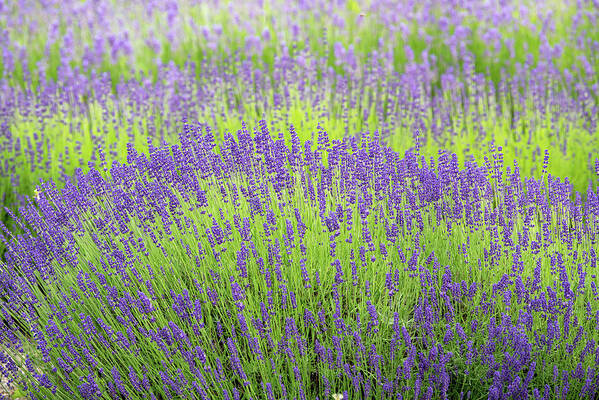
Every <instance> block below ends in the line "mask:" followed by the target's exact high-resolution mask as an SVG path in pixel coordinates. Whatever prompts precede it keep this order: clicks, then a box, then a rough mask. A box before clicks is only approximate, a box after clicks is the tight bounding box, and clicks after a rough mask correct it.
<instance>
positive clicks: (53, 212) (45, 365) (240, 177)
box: [2, 121, 599, 399]
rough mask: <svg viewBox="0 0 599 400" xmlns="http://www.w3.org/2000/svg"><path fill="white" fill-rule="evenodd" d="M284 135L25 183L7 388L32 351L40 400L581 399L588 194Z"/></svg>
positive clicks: (592, 303)
mask: <svg viewBox="0 0 599 400" xmlns="http://www.w3.org/2000/svg"><path fill="white" fill-rule="evenodd" d="M290 135H291V137H292V141H291V145H289V146H287V145H285V143H284V141H283V140H282V139H278V140H274V139H273V138H272V136H271V134H270V132H269V131H268V127H267V124H266V122H264V121H261V122H260V125H259V127H257V129H256V130H255V131H254V133H253V134H251V133H250V131H248V130H247V129H246V128H245V126H243V127H242V129H241V130H240V131H238V134H237V137H236V138H234V137H233V136H231V135H227V136H226V138H225V140H224V142H223V143H222V144H220V145H218V146H217V145H216V143H215V142H214V139H213V136H212V135H210V134H202V132H201V131H200V130H199V129H197V128H196V127H193V126H186V131H185V132H184V133H183V134H181V135H180V144H179V145H174V146H161V147H154V146H150V147H149V148H148V154H144V153H141V154H140V153H137V152H136V151H135V150H134V148H133V146H129V147H128V153H129V154H128V160H127V162H126V163H122V164H121V163H117V162H115V163H114V164H113V166H112V168H111V169H110V172H109V173H102V170H96V169H91V170H90V172H89V173H87V174H83V173H81V172H80V171H79V172H78V173H77V174H76V179H77V182H76V184H73V183H67V184H66V187H65V189H64V190H61V191H59V190H56V188H55V185H54V184H53V183H52V182H44V183H43V184H41V188H40V189H41V194H40V195H39V199H38V200H36V201H35V202H30V204H29V205H28V206H27V207H23V208H22V209H21V210H20V216H19V217H17V220H18V221H19V223H20V224H21V225H22V226H23V229H24V230H26V232H27V233H25V234H23V235H19V236H18V237H16V238H15V240H13V241H11V242H10V243H8V247H9V251H8V253H7V262H6V265H5V266H4V271H5V273H4V275H3V278H2V291H3V296H4V297H5V298H6V299H7V300H8V301H7V302H5V303H3V315H4V318H5V321H6V323H5V326H4V328H3V330H2V336H3V340H2V343H3V347H4V351H3V354H4V355H5V359H6V360H7V362H6V363H5V365H6V368H5V370H4V371H3V372H5V373H6V374H7V375H9V376H12V377H15V378H16V377H17V375H18V373H17V367H16V365H15V363H13V362H12V361H11V360H13V358H12V356H10V355H9V354H18V353H19V352H21V353H23V352H24V350H23V348H24V344H25V343H29V342H31V343H32V344H33V345H34V346H35V347H36V351H31V352H28V353H27V354H24V357H25V359H26V363H25V365H26V366H27V372H26V374H25V377H24V378H23V379H24V384H25V387H26V388H27V390H29V392H30V393H31V394H32V396H33V397H34V398H43V397H51V398H83V399H100V398H157V399H160V398H206V399H209V398H210V399H211V398H236V399H238V398H271V399H274V398H279V397H283V398H317V397H318V398H330V396H331V395H333V394H334V393H342V394H343V398H344V399H345V398H396V397H398V396H399V397H403V398H458V397H463V396H469V397H471V398H479V397H482V396H484V397H489V398H493V399H499V398H523V397H532V398H545V399H549V398H555V397H567V398H570V397H574V396H582V397H586V398H594V396H596V394H597V379H598V377H599V375H597V372H596V371H595V366H596V364H597V362H599V360H598V359H597V357H599V347H598V346H597V340H598V339H599V338H598V337H597V326H598V325H597V324H599V313H597V312H596V309H597V300H599V297H598V295H597V293H596V292H597V289H596V285H595V282H596V276H595V273H596V272H595V269H596V252H595V250H594V243H595V241H596V236H597V234H598V233H599V232H598V230H597V218H598V215H599V211H598V206H599V205H598V203H597V198H598V196H599V193H598V192H594V191H592V190H590V189H589V191H588V193H587V199H588V200H587V201H586V203H584V204H583V203H582V201H581V196H580V193H578V194H576V195H575V200H574V201H572V200H571V198H572V196H571V195H572V192H571V190H572V186H571V184H569V183H568V182H562V181H561V180H559V179H555V178H553V177H552V176H550V175H549V176H545V178H544V179H542V180H536V179H531V178H523V177H522V176H521V175H520V170H519V168H518V165H517V163H516V164H514V165H513V166H511V165H510V166H506V165H504V164H503V160H502V153H501V149H500V148H498V149H494V151H493V152H492V157H491V159H486V160H485V162H484V163H482V164H481V165H478V164H476V163H474V162H468V163H467V165H466V167H465V168H460V166H459V163H458V160H457V156H456V155H452V154H449V153H447V152H441V153H440V154H439V155H438V157H437V158H436V159H431V160H427V159H426V158H424V157H421V156H420V154H419V153H418V152H412V151H409V152H407V153H405V154H404V155H401V154H399V153H397V152H395V151H393V150H392V149H390V148H389V147H387V146H386V145H385V144H384V142H382V141H381V140H380V137H379V136H378V135H374V136H373V137H366V136H364V137H362V138H361V139H356V138H345V139H344V140H333V141H331V140H329V138H328V134H327V132H326V131H324V130H322V129H321V130H319V133H318V139H317V141H316V142H315V143H312V142H310V141H306V142H304V143H301V142H300V140H299V137H298V135H297V134H296V133H295V131H294V130H293V129H292V130H291V132H290ZM543 166H545V167H546V163H545V164H544V165H543ZM570 266H576V267H575V268H571V267H570ZM18 321H20V322H21V323H22V324H24V326H21V327H19V325H18ZM34 366H38V367H39V368H40V369H41V371H36V369H35V368H34Z"/></svg>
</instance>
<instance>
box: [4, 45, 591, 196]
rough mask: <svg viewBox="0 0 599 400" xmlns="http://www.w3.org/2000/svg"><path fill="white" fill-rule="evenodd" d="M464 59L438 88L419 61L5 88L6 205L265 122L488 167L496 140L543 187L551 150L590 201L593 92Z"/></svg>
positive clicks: (548, 75)
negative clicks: (83, 175)
mask: <svg viewBox="0 0 599 400" xmlns="http://www.w3.org/2000/svg"><path fill="white" fill-rule="evenodd" d="M464 57H465V59H464V64H463V67H462V68H461V69H459V70H448V71H446V72H445V73H443V74H442V75H441V77H440V81H441V87H440V90H439V88H436V87H435V86H434V83H433V82H432V80H431V79H432V78H431V76H430V73H429V72H430V64H429V62H428V61H427V62H424V63H417V62H415V61H414V60H412V62H411V63H409V64H408V65H407V71H406V72H405V73H402V74H399V73H393V71H392V70H389V69H388V68H387V69H386V68H383V67H382V66H381V65H380V64H378V63H376V62H370V63H369V64H366V65H364V66H363V67H361V68H360V69H359V70H356V71H355V74H351V75H349V76H341V75H339V74H337V73H336V72H335V71H333V70H332V69H331V70H329V72H328V73H326V74H324V75H323V76H322V77H321V78H320V79H318V78H317V75H318V70H320V69H323V68H325V66H326V65H325V64H324V61H322V60H321V61H319V60H318V59H317V58H313V59H311V60H309V62H308V63H305V62H300V60H299V59H294V58H291V57H284V56H281V57H279V58H277V60H276V62H275V64H274V70H273V74H272V76H269V74H268V73H267V71H264V70H260V69H257V68H254V67H252V64H251V63H250V62H241V61H239V60H238V61H237V62H234V63H231V65H230V66H229V67H228V68H224V69H223V68H220V67H219V66H217V65H216V64H208V63H203V64H201V65H199V66H196V65H195V64H194V63H189V64H187V65H186V68H184V69H182V70H181V69H178V68H176V67H175V66H174V65H172V64H171V65H170V66H164V67H163V68H161V69H160V70H159V72H158V77H159V78H160V79H159V80H158V81H157V82H155V83H152V81H151V80H150V79H142V80H141V81H140V80H135V79H133V80H129V81H126V82H125V81H123V82H121V83H120V84H118V85H117V86H116V91H115V92H113V91H112V87H111V80H110V76H109V75H108V74H104V75H102V76H95V75H92V76H91V77H88V76H86V75H84V74H77V75H70V73H74V72H73V70H70V73H69V74H67V75H66V76H65V77H63V79H61V80H60V81H59V82H58V83H56V82H54V81H51V80H46V78H45V76H44V75H43V74H42V75H41V80H40V86H39V88H38V90H36V91H32V90H22V89H19V88H18V87H13V86H11V85H10V83H9V82H8V81H6V80H4V81H3V82H2V92H3V94H4V96H3V99H2V104H1V105H2V115H1V125H0V129H1V132H2V136H1V137H0V153H3V155H4V158H5V161H4V163H3V164H2V165H0V177H2V179H3V184H2V186H3V189H4V192H5V193H4V194H3V197H4V196H8V197H4V203H5V204H8V205H10V204H13V202H14V200H13V199H14V197H11V195H13V194H15V195H17V198H18V195H21V196H22V195H25V194H30V193H31V191H32V189H33V187H32V186H33V185H34V184H35V183H36V182H37V181H38V180H39V179H40V178H43V179H47V178H49V177H60V178H59V179H57V181H58V180H59V181H61V182H64V181H66V180H68V179H69V177H70V176H71V175H72V174H73V171H74V168H75V167H77V166H81V167H85V166H86V164H87V162H89V161H91V162H97V161H100V160H101V159H106V160H107V161H106V162H108V164H110V162H111V161H112V160H117V161H123V160H124V159H125V152H124V149H125V148H126V146H125V145H126V143H127V142H133V143H135V146H136V147H137V148H138V149H140V148H141V146H143V145H144V144H145V141H146V140H145V137H146V136H150V137H152V140H153V143H154V144H155V145H158V144H161V143H163V142H165V141H166V142H169V143H174V142H176V140H177V138H176V136H175V134H174V132H177V130H180V129H181V127H182V125H181V124H182V121H185V120H190V121H203V122H206V123H208V124H209V125H210V126H212V127H213V129H216V130H217V131H221V130H227V128H231V127H234V126H237V125H238V124H239V122H240V120H242V119H244V120H246V121H251V122H253V123H256V122H257V121H258V120H259V119H261V118H262V117H263V116H265V115H266V116H268V117H269V118H270V121H271V123H272V127H271V128H272V129H273V131H275V132H277V131H279V132H281V131H283V132H284V131H285V130H286V129H287V127H288V125H289V124H290V123H294V124H295V125H296V126H300V127H301V129H302V133H303V134H305V135H306V137H303V139H306V138H309V137H310V133H313V131H312V127H313V126H315V125H316V124H317V123H318V122H321V123H323V124H324V125H325V126H327V127H328V128H329V129H331V131H332V135H333V137H335V138H341V137H342V136H347V135H355V134H359V132H368V131H371V130H373V129H380V130H381V132H382V134H383V136H384V137H386V140H387V142H388V143H389V144H390V145H391V146H392V147H393V148H394V149H405V148H409V147H412V146H414V144H415V142H416V141H418V142H419V143H418V144H419V145H420V146H421V149H422V151H423V153H426V154H427V155H434V154H436V151H437V149H438V148H445V149H448V150H451V151H455V152H456V153H458V154H460V157H469V156H475V157H477V158H480V156H482V155H483V153H484V151H485V149H486V146H487V145H488V144H489V143H492V142H495V143H498V144H501V145H503V146H504V147H505V150H506V156H507V158H508V160H509V161H510V162H511V161H512V160H513V159H516V158H517V159H518V161H519V163H520V165H521V167H522V168H523V169H524V171H525V172H526V173H527V174H530V175H532V176H536V177H538V174H539V172H540V169H539V168H538V164H539V161H538V160H539V156H540V155H541V149H543V148H544V149H549V150H550V151H551V153H552V154H555V155H557V154H560V157H561V159H562V160H563V161H564V162H563V163H559V164H558V163H555V164H552V165H551V166H550V172H552V173H554V174H558V175H561V176H569V178H570V180H571V181H572V182H573V183H574V185H575V188H576V189H577V190H579V191H585V190H586V186H587V185H588V183H589V180H592V179H593V178H594V164H595V161H596V159H595V157H594V156H593V155H594V154H596V153H597V151H598V143H597V139H596V137H597V135H596V133H597V115H598V112H597V101H596V99H595V93H596V88H595V86H588V85H585V84H583V83H582V82H579V81H577V80H574V79H573V78H572V77H566V78H567V79H566V80H565V81H564V80H563V77H562V74H561V73H560V71H559V70H558V69H557V68H556V67H555V65H541V66H538V67H536V68H533V66H532V64H525V65H523V66H521V67H519V68H518V70H517V74H516V75H514V76H510V75H508V74H504V75H503V77H502V79H501V80H500V82H499V84H498V85H494V84H493V83H492V81H491V80H490V78H489V76H488V75H485V74H476V73H475V72H474V69H475V68H474V63H473V62H474V61H473V56H472V54H470V53H465V54H464ZM304 61H305V59H304ZM233 70H237V71H240V72H239V73H234V72H233ZM198 71H201V72H198ZM198 73H199V76H198ZM564 82H565V84H564ZM416 134H417V137H415V135H416ZM287 139H289V138H287ZM415 139H416V140H415Z"/></svg>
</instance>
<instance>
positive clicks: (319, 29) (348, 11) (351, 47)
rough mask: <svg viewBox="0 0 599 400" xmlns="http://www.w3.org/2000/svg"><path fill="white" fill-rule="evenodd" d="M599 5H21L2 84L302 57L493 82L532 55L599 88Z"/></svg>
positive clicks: (0, 33) (13, 9) (6, 47)
mask: <svg viewBox="0 0 599 400" xmlns="http://www.w3.org/2000/svg"><path fill="white" fill-rule="evenodd" d="M598 17H599V13H598V12H597V5H596V2H594V1H593V0H577V1H576V2H574V1H571V2H555V1H551V0H544V1H541V2H539V1H528V0H519V1H511V0H508V1H502V2H495V1H479V0H477V1H470V0H456V1H439V0H426V1H419V2H395V1H376V2H370V1H356V0H347V1H345V0H339V1H326V0H302V1H299V2H288V1H269V2H263V1H248V2H243V3H241V4H237V3H234V2H226V3H225V2H222V1H219V0H209V1H203V2H191V1H188V0H178V1H176V0H168V1H164V2H157V1H149V2H148V1H94V2H80V1H76V0H64V1H63V0H61V1H57V0H44V1H43V2H41V4H40V2H38V1H35V0H19V1H15V2H11V3H2V4H0V48H1V53H0V54H1V55H2V60H3V62H2V63H1V64H0V77H4V78H9V77H10V78H14V79H16V80H17V81H20V82H21V83H23V82H26V81H27V80H28V79H27V78H28V77H31V78H33V80H34V81H35V80H37V75H38V74H39V73H44V72H48V73H49V74H50V75H51V76H52V77H54V78H56V77H57V76H59V75H60V74H61V72H60V69H62V68H65V67H67V66H71V67H75V68H77V69H79V70H81V71H85V72H86V73H89V72H91V71H93V70H95V71H97V72H99V73H101V72H110V73H111V75H113V79H115V80H116V81H117V82H118V80H119V78H120V75H129V74H130V72H131V71H130V68H131V66H135V69H142V70H144V71H145V72H155V71H156V66H157V63H156V61H157V60H159V61H162V62H165V61H171V60H173V61H174V62H176V63H178V64H179V67H182V65H183V63H184V62H185V61H186V60H187V59H188V57H192V58H193V59H195V60H199V59H201V60H218V61H219V63H221V65H222V64H223V63H224V64H226V63H228V61H229V60H230V59H232V58H235V55H236V54H239V55H241V56H242V57H243V58H244V59H247V60H252V59H253V60H254V61H258V62H267V63H272V61H273V58H274V57H275V56H276V55H279V54H285V53H287V52H289V51H291V52H293V53H295V52H296V50H300V51H301V50H304V51H306V52H307V53H309V54H314V55H318V56H319V57H322V58H325V59H326V60H327V63H328V65H329V66H333V67H338V66H340V64H341V65H342V64H345V65H347V68H350V69H351V68H352V67H355V66H356V65H360V64H362V63H363V62H364V61H365V60H368V59H370V58H372V57H374V58H377V59H379V60H380V61H381V62H382V64H384V65H389V66H390V67H392V68H393V69H396V70H402V69H403V67H404V66H405V63H406V62H407V61H409V55H410V53H411V54H415V55H416V57H418V58H420V57H422V58H426V56H424V55H421V53H422V52H423V51H424V52H426V53H428V54H435V61H434V62H433V63H432V66H433V70H434V72H435V73H436V72H437V71H439V72H443V71H444V70H445V69H446V68H447V67H448V66H456V65H459V63H460V60H461V56H460V52H461V51H462V50H463V49H467V50H469V51H471V52H473V53H474V54H475V58H476V63H477V72H483V71H485V69H486V68H487V67H489V68H491V69H492V70H493V75H494V77H495V78H497V77H498V73H499V71H500V70H501V69H502V68H506V69H508V70H510V72H514V70H513V68H514V66H515V63H517V62H519V63H524V62H525V60H526V58H527V57H528V56H529V54H530V55H532V56H533V57H534V58H535V61H536V62H539V63H543V62H555V63H556V64H557V65H559V67H560V70H562V71H563V70H564V69H569V70H570V72H572V73H574V74H575V75H577V76H578V79H580V80H581V81H585V82H587V83H591V84H592V83H596V82H597V79H596V75H595V74H594V72H595V70H596V65H597V59H596V53H597V49H598V46H599V31H598V30H597V21H598Z"/></svg>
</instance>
